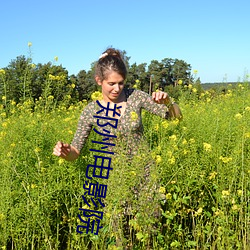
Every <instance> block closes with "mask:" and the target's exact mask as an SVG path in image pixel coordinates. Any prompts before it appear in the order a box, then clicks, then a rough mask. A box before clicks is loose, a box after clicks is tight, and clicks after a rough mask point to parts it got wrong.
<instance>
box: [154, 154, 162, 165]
mask: <svg viewBox="0 0 250 250" xmlns="http://www.w3.org/2000/svg"><path fill="white" fill-rule="evenodd" d="M155 161H156V163H157V164H159V163H161V162H162V158H161V156H160V155H156V159H155Z"/></svg>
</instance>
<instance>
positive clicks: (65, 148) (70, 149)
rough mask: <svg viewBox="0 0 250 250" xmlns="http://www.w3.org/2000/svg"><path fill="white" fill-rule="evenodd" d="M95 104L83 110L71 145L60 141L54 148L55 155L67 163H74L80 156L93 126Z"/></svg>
mask: <svg viewBox="0 0 250 250" xmlns="http://www.w3.org/2000/svg"><path fill="white" fill-rule="evenodd" d="M93 113H94V104H93V103H90V104H89V105H88V106H87V107H85V109H84V110H83V112H82V114H81V116H80V119H79V121H78V126H77V130H76V132H75V136H74V138H73V141H72V143H71V144H67V143H63V142H61V141H58V142H57V144H56V145H55V147H54V150H53V154H54V155H56V156H59V157H61V158H63V159H65V160H67V161H74V160H76V159H77V158H78V156H79V155H80V151H81V149H82V148H83V146H84V144H85V143H86V140H87V139H88V136H89V134H90V131H91V129H92V125H93V116H92V115H93Z"/></svg>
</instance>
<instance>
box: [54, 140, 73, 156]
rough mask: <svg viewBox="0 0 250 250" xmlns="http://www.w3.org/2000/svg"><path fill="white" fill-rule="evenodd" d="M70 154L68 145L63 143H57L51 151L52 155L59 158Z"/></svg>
mask: <svg viewBox="0 0 250 250" xmlns="http://www.w3.org/2000/svg"><path fill="white" fill-rule="evenodd" d="M69 152H70V145H69V144H66V143H63V142H60V141H59V142H57V144H56V145H55V147H54V149H53V154H54V155H56V156H60V157H66V156H67V155H68V154H69Z"/></svg>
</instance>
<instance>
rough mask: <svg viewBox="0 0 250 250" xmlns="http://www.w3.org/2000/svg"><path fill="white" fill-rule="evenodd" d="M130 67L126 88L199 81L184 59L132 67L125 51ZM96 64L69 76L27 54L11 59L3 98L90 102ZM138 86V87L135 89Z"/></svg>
mask: <svg viewBox="0 0 250 250" xmlns="http://www.w3.org/2000/svg"><path fill="white" fill-rule="evenodd" d="M123 55H124V58H125V62H126V64H127V68H128V77H127V80H126V86H127V87H136V88H138V89H140V90H143V91H145V92H147V93H151V92H152V91H155V90H156V89H160V90H163V91H164V90H165V89H166V88H167V87H168V86H172V87H175V86H177V85H178V84H180V83H181V84H182V85H183V86H185V85H189V84H190V83H194V81H195V82H196V83H197V82H200V80H199V78H198V79H195V77H194V76H193V74H192V72H191V65H190V64H188V63H186V62H185V61H183V60H179V59H172V58H164V59H163V60H161V61H157V60H152V61H151V63H150V64H149V65H147V63H141V64H137V63H133V64H131V65H130V64H129V59H130V57H128V56H127V55H126V52H125V51H123ZM94 65H95V62H93V63H92V64H91V68H90V70H88V71H86V70H84V69H83V70H80V72H79V73H78V74H77V75H74V74H73V75H69V74H68V71H67V69H66V68H64V67H62V65H55V63H54V62H48V63H45V64H41V63H38V64H34V63H33V62H32V59H31V57H25V56H24V55H22V56H18V57H17V58H16V59H14V60H11V62H10V63H9V65H8V66H7V67H5V68H3V69H1V70H0V84H1V85H0V86H1V87H0V95H1V96H2V100H5V103H6V102H7V101H8V100H9V101H10V100H13V101H15V102H16V103H19V102H22V101H24V100H27V98H29V99H32V100H34V101H36V100H38V99H39V98H45V99H46V98H48V96H51V97H53V98H54V99H55V100H56V101H58V102H60V101H62V100H64V98H65V96H68V97H69V98H70V99H71V102H78V101H82V100H84V99H85V100H87V101H88V100H90V98H91V94H92V93H93V92H94V91H97V90H99V87H98V85H97V84H96V83H95V80H94ZM134 85H136V86H134Z"/></svg>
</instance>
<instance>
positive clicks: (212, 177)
mask: <svg viewBox="0 0 250 250" xmlns="http://www.w3.org/2000/svg"><path fill="white" fill-rule="evenodd" d="M216 175H217V173H216V172H212V173H210V175H209V177H208V179H209V180H212V179H214V178H215V177H216Z"/></svg>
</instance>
